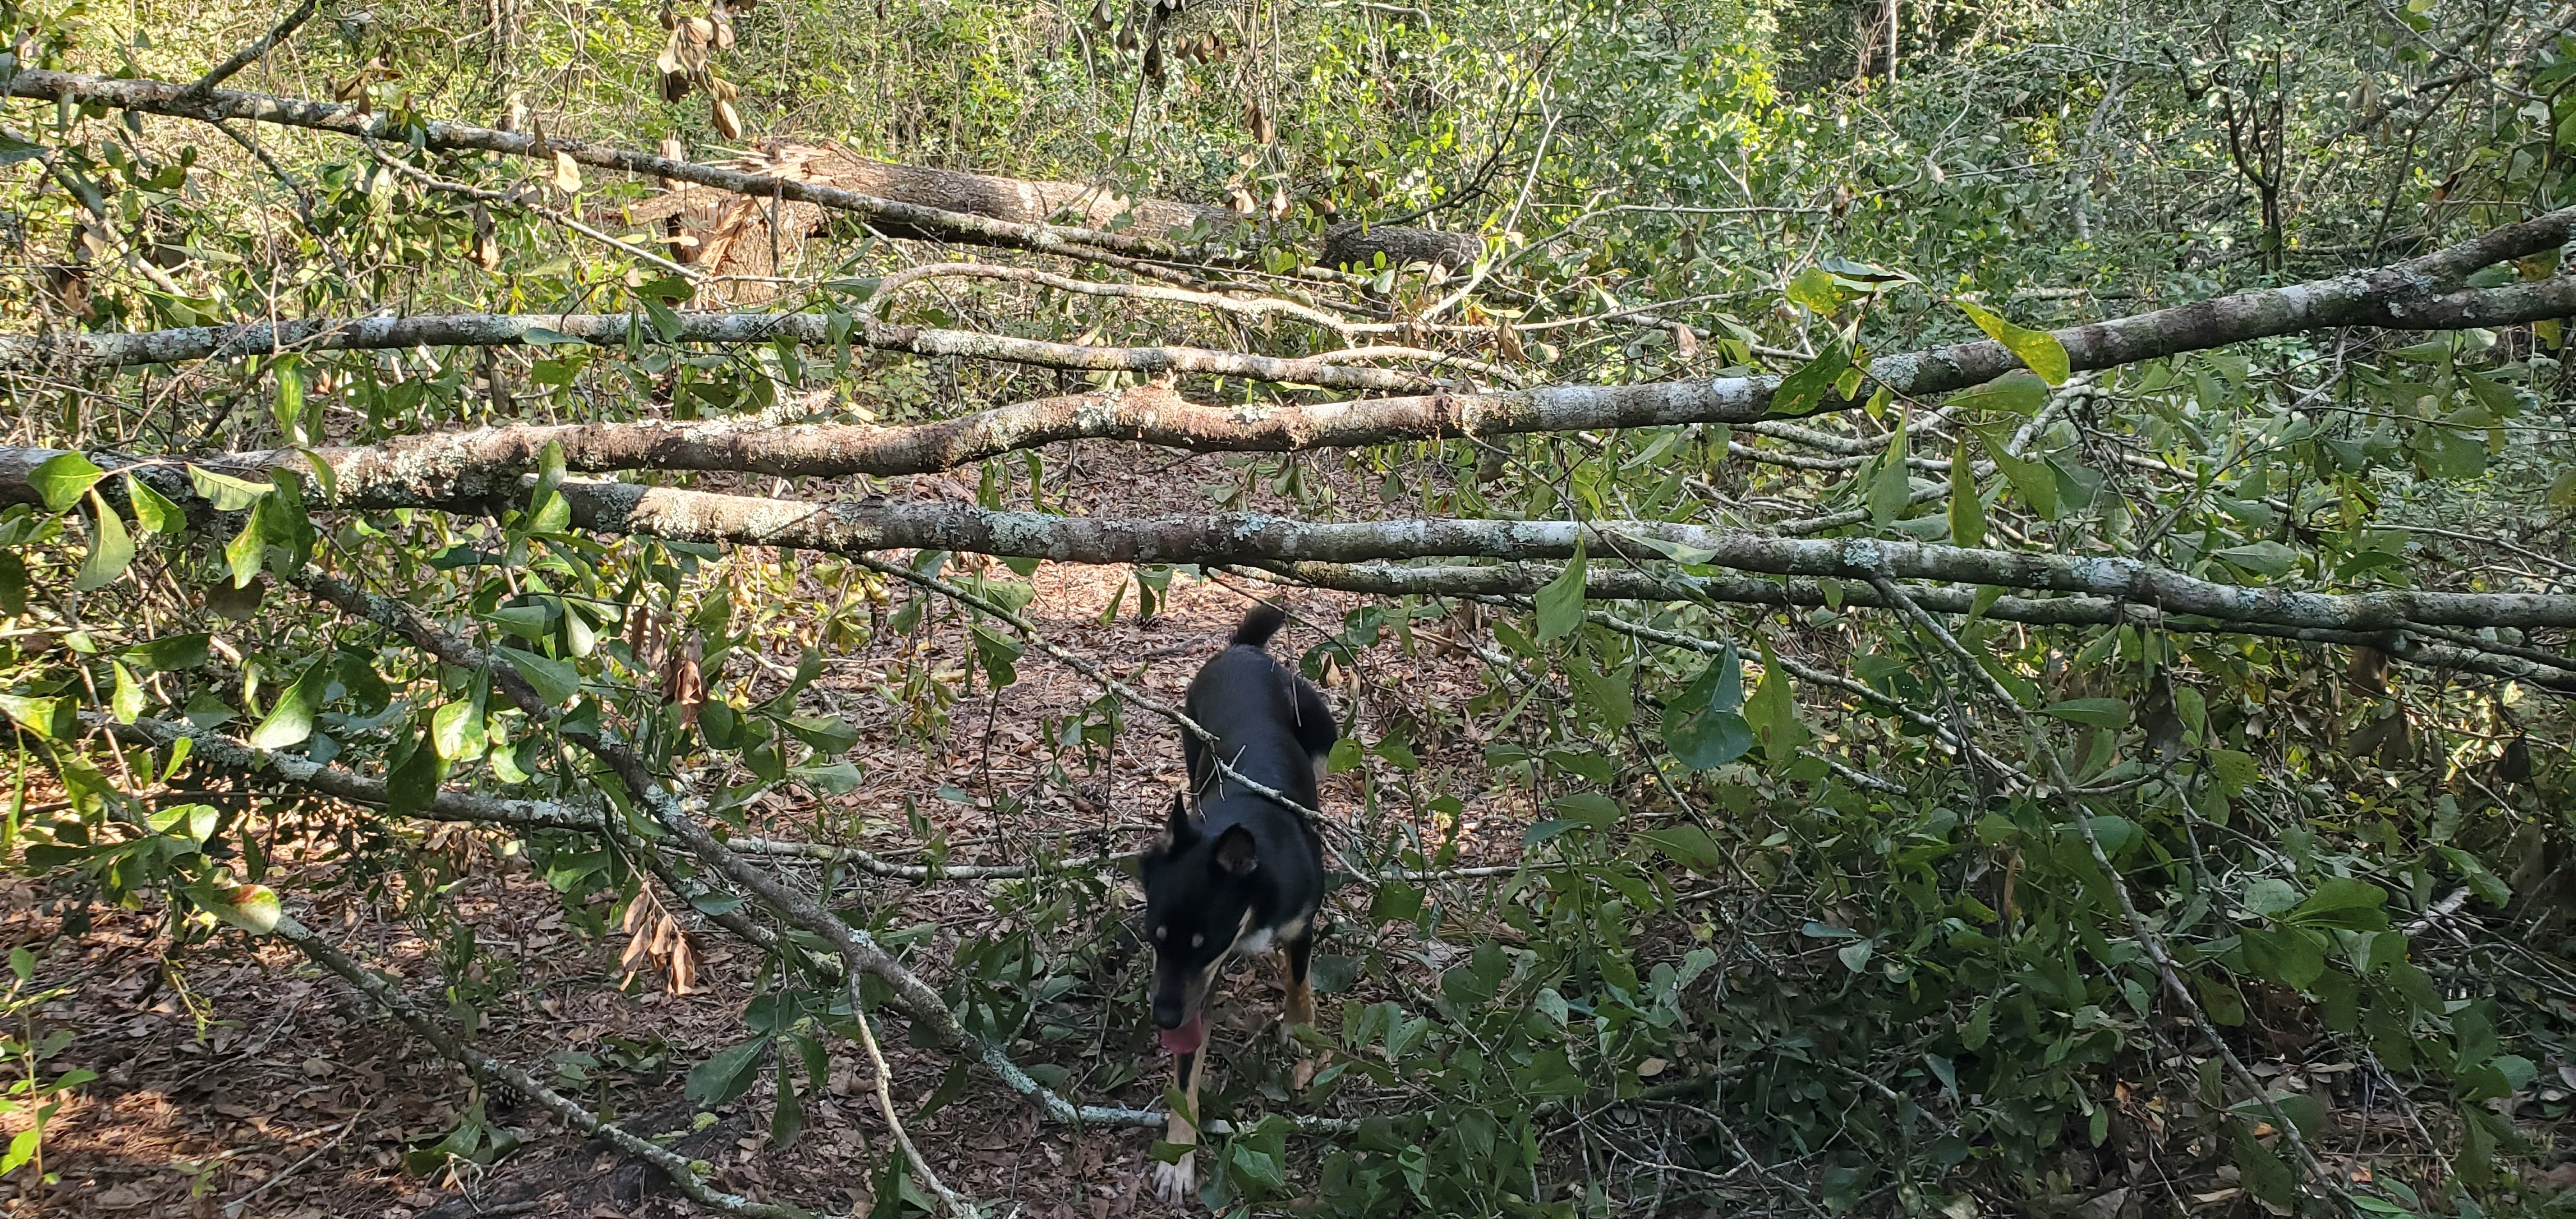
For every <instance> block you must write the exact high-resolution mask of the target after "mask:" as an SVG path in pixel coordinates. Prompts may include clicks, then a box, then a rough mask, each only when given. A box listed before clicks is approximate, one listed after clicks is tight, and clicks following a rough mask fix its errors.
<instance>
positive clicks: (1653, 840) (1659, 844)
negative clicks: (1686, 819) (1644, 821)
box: [1637, 825, 1726, 876]
mask: <svg viewBox="0 0 2576 1219" xmlns="http://www.w3.org/2000/svg"><path fill="white" fill-rule="evenodd" d="M1637 837H1638V839H1639V840H1641V841H1643V842H1645V843H1647V844H1648V845H1651V846H1653V847H1654V848H1655V849H1656V850H1658V851H1662V852H1663V853H1664V854H1666V855H1670V856H1672V857H1673V859H1674V860H1675V861H1677V862H1679V863H1680V864H1681V865H1682V866H1683V867H1685V868H1689V869H1690V870H1691V871H1694V872H1698V873H1701V874H1703V875H1709V876H1714V875H1716V874H1717V869H1718V867H1719V866H1720V865H1722V864H1724V863H1725V862H1726V854H1725V852H1723V851H1720V850H1719V849H1718V846H1717V841H1716V840H1715V839H1713V838H1710V837H1709V836H1708V831H1707V830H1704V829H1701V828H1699V827H1698V826H1696V825H1677V826H1673V827H1671V828H1669V829H1661V830H1647V831H1646V832H1644V833H1642V834H1639V835H1637Z"/></svg>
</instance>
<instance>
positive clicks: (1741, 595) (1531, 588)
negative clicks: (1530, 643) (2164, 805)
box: [1251, 563, 2576, 697]
mask: <svg viewBox="0 0 2576 1219" xmlns="http://www.w3.org/2000/svg"><path fill="white" fill-rule="evenodd" d="M1251 570H1257V571H1260V572H1262V573H1264V574H1265V575H1267V576H1269V577H1270V578H1273V579H1278V580H1286V581H1290V582H1293V583H1297V584H1304V585H1309V586H1311V587H1315V588H1329V589H1335V590H1338V591H1341V592H1354V593H1368V594H1372V595H1375V596H1382V597H1400V596H1415V597H1474V598H1488V599H1490V598H1503V597H1527V596H1529V595H1531V594H1533V593H1536V592H1537V591H1538V590H1539V589H1540V588H1541V587H1543V586H1545V585H1546V584H1547V582H1548V581H1550V580H1552V579H1554V578H1556V576H1557V574H1558V573H1559V572H1560V571H1561V570H1563V569H1562V568H1559V567H1556V566H1552V565H1547V564H1533V563H1499V564H1477V565H1472V566H1471V565H1464V564H1438V565H1426V566H1404V565H1398V564H1393V563H1358V564H1344V563H1282V564H1272V565H1266V566H1263V567H1259V568H1254V569H1251ZM1583 582H1584V589H1585V594H1586V595H1587V596H1589V597H1591V598H1593V599H1594V600H1601V601H1670V602H1693V603H1699V604H1709V605H1770V606H1783V607H1786V606H1799V607H1812V606H1820V605H1833V604H1837V603H1839V604H1842V605H1849V606H1858V607H1862V608H1867V609H1886V608H1891V607H1889V606H1888V605H1887V604H1886V602H1885V600H1884V599H1883V598H1882V597H1880V596H1879V594H1878V591H1877V589H1876V588H1874V587H1872V586H1869V585H1854V586H1845V587H1843V588H1841V589H1839V590H1837V596H1838V598H1839V602H1837V598H1836V597H1829V596H1827V595H1826V592H1825V588H1824V586H1823V585H1822V584H1820V583H1818V582H1817V581H1815V580H1813V579H1789V580H1774V579H1760V578H1756V577H1750V576H1694V575H1689V574H1686V573H1681V572H1671V573H1663V572H1649V571H1641V570H1638V569H1635V568H1625V567H1592V568H1590V569H1589V570H1587V571H1586V572H1585V573H1584V581H1583ZM1906 592H1907V595H1908V596H1910V597H1912V598H1913V599H1914V600H1915V602H1916V603H1918V604H1920V605H1922V606H1924V607H1925V608H1927V609H1930V610H1932V611H1934V612H1936V613H1943V614H1956V615H1966V614H1971V613H1973V614H1976V615H1977V616H1979V617H1983V618H1992V619H1994V620H1996V621H1998V622H2019V623H2023V624H2026V625H2030V626H2133V627H2137V628H2139V629H2141V630H2152V631H2177V632H2184V633H2202V632H2216V633H2226V634H2239V635H2261V636H2265V637H2269V638H2275V639H2291V640H2296V641H2298V642H2301V643H2318V644H2333V645H2337V646H2342V647H2368V648H2377V649H2379V650H2380V651H2383V652H2386V653H2388V654H2389V655H2391V656H2393V657H2395V658H2397V659H2399V660H2403V661H2406V662H2408V663H2411V664H2416V665H2421V666H2423V667H2425V668H2429V669H2456V670H2458V671H2460V672H2464V673H2479V674H2484V675H2486V676H2489V677H2502V678H2509V679H2512V680H2516V681H2525V682H2529V683H2531V684H2532V685H2534V686H2537V687H2540V688H2542V689H2545V690H2549V691H2551V692H2553V693H2558V694H2566V695H2576V659H2570V658H2564V657H2557V656H2554V655H2551V654H2548V653H2542V652H2539V651H2538V650H2537V649H2531V648H2520V647H2515V646H2513V645H2507V644H2496V643H2490V642H2487V641H2483V640H2476V641H2474V642H2473V641H2472V639H2470V638H2464V637H2462V636H2461V635H2460V633H2459V632H2456V631H2448V630H2443V629H2441V628H2438V627H2427V626H2425V625H2424V624H2422V623H2420V622H2408V623H2406V624H2404V625H2402V626H2397V627H2390V628H2386V629H2377V630H2338V629H2333V628H2327V627H2309V626H2292V625H2283V624H2279V623H2270V622H2248V621H2243V620H2233V619H2222V618H2212V617H2207V616H2203V615H2197V614H2172V613H2166V612H2164V611H2161V610H2159V609H2157V608H2156V607H2154V606H2152V605H2143V604H2139V603H2137V602H2132V601H2123V600H2121V599H2119V598H2116V597H2091V596H2066V597H2021V596H2002V597H1997V598H1995V599H1994V600H1993V601H1992V602H1990V603H1988V604H1987V605H1986V606H1985V607H1984V608H1983V609H1979V608H1977V604H1976V602H1977V591H1976V590H1975V589H1973V588H1958V587H1949V586H1943V585H1912V586H1909V587H1908V588H1907V590H1906ZM1613 629H1615V630H1620V631H1622V632H1623V633H1628V634H1637V635H1639V637H1640V638H1649V639H1650V640H1651V641H1653V642H1661V643H1666V644H1672V645H1675V646H1690V647H1700V648H1704V647H1706V646H1707V645H1706V644H1705V642H1704V641H1692V642H1687V643H1686V642H1684V641H1683V640H1681V639H1679V638H1677V637H1671V636H1669V633H1667V632H1646V631H1640V630H1639V629H1638V628H1636V627H1634V626H1633V625H1629V624H1621V625H1618V626H1614V627H1613ZM1798 677H1799V678H1800V680H1804V681H1822V680H1827V677H1828V675H1827V674H1825V673H1824V671H1823V670H1814V671H1812V672H1801V673H1799V674H1798ZM1833 680H1834V681H1835V683H1836V684H1838V685H1842V684H1844V683H1848V682H1850V679H1848V678H1839V677H1836V678H1834V679H1833ZM1853 684H1855V685H1856V684H1857V683H1853ZM1844 688H1845V689H1847V690H1851V692H1853V693H1856V694H1859V693H1862V690H1863V689H1866V688H1865V687H1864V688H1862V689H1852V686H1851V685H1844ZM1868 696H1869V695H1866V694H1864V697H1868Z"/></svg>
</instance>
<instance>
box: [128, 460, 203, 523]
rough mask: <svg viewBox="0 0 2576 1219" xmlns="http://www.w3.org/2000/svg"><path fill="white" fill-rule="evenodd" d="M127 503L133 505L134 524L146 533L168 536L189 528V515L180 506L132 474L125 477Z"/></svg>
mask: <svg viewBox="0 0 2576 1219" xmlns="http://www.w3.org/2000/svg"><path fill="white" fill-rule="evenodd" d="M125 502H126V503H128V504H131V505H133V507H134V523H135V524H137V525H140V526H142V527H143V531H144V532H145V533H158V534H163V535H168V534H173V533H177V532H179V531H180V530H182V529H186V528H187V527H188V514H187V513H185V512H181V511H180V510H179V505H177V504H174V503H171V502H170V501H169V499H168V498H166V497H164V496H163V495H162V494H161V493H160V492H158V491H155V490H153V489H152V485H151V484H150V483H147V482H144V481H143V480H142V479H139V478H136V477H135V476H133V475H131V474H128V475H126V476H125Z"/></svg>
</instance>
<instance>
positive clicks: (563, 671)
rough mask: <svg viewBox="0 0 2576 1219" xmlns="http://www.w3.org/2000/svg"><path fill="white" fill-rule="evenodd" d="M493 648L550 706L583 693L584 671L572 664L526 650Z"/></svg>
mask: <svg viewBox="0 0 2576 1219" xmlns="http://www.w3.org/2000/svg"><path fill="white" fill-rule="evenodd" d="M492 650H493V651H494V652H497V653H499V654H500V656H501V658H502V659H503V660H506V661H508V662H510V668H511V669H513V670H515V671H517V673H518V674H519V676H520V678H522V679H523V680H525V681H526V682H527V683H528V687H529V688H530V689H532V690H535V691H536V692H537V697H539V698H542V699H544V700H546V704H547V705H548V706H554V707H560V706H562V705H563V704H564V703H565V702H566V701H568V700H570V699H571V698H572V696H573V695H576V694H579V693H581V670H579V669H576V668H574V667H573V666H572V665H571V664H569V663H566V662H564V661H560V660H553V659H549V658H547V657H544V656H539V655H537V654H536V653H534V652H523V651H521V650H519V649H517V648H494V649H492Z"/></svg>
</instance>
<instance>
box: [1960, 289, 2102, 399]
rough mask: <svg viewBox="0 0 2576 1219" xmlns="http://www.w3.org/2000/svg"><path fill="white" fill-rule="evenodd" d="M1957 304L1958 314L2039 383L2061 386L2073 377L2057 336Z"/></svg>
mask: <svg viewBox="0 0 2576 1219" xmlns="http://www.w3.org/2000/svg"><path fill="white" fill-rule="evenodd" d="M1957 303H1958V306H1959V311H1960V312H1961V313H1965V314H1967V315H1968V320H1969V321H1972V322H1975V323H1976V324H1977V329H1979V330H1983V331H1985V332H1986V335H1987V337H1989V338H1992V339H1993V340H1994V341H1996V342H1998V343H2001V344H2003V345H2004V349H2005V350H2006V351H2010V352H2011V353H2013V355H2014V356H2016V357H2018V358H2019V359H2020V360H2021V362H2022V363H2024V364H2027V365H2029V366H2030V370H2031V371H2032V372H2035V373H2038V374H2039V377H2040V379H2041V380H2043V381H2046V382H2048V383H2049V384H2051V385H2064V384H2066V378H2067V377H2069V376H2071V375H2073V374H2074V371H2075V369H2074V363H2073V361H2071V360H2069V359H2067V358H2066V346H2065V344H2063V343H2060V342H2058V341H2057V336H2056V335H2053V334H2050V333H2049V332H2047V331H2045V330H2026V329H2024V328H2022V327H2020V326H2016V325H2013V324H2012V323H2011V322H2007V321H2005V320H2004V319H2003V318H2001V317H1999V316H1997V315H1996V314H1995V313H1994V312H1992V311H1991V310H1988V309H1986V308H1984V307H1983V306H1980V305H1977V304H1975V303H1972V302H1969V301H1959V302H1957Z"/></svg>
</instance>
